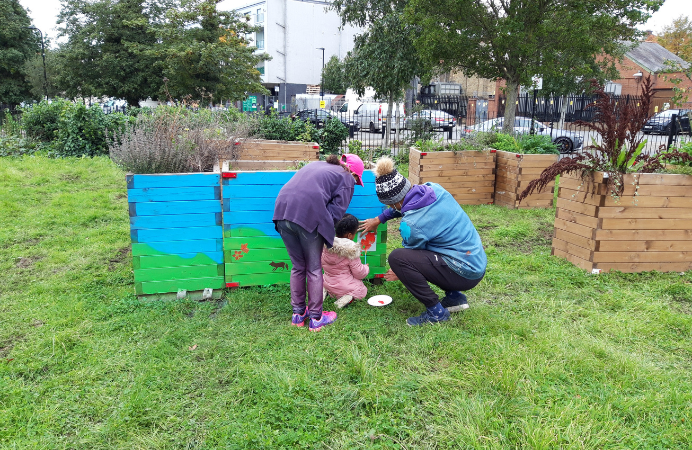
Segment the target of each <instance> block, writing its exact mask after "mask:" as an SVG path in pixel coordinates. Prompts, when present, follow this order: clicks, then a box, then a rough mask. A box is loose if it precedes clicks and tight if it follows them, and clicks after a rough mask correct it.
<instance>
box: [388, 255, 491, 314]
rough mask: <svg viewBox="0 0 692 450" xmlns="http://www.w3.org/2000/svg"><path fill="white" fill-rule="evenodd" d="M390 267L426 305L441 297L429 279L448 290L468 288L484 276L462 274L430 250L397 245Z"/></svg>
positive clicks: (465, 289) (390, 257) (474, 285)
mask: <svg viewBox="0 0 692 450" xmlns="http://www.w3.org/2000/svg"><path fill="white" fill-rule="evenodd" d="M389 267H391V268H392V271H393V272H394V273H395V274H396V276H397V277H399V280H401V282H402V283H403V284H404V286H406V289H408V290H409V291H410V292H411V294H413V296H414V297H416V298H417V299H418V300H419V301H420V302H421V303H423V304H424V305H425V307H426V308H430V307H432V306H435V305H436V304H437V303H438V302H439V301H440V298H439V297H438V295H437V294H436V293H435V292H434V291H433V290H432V289H431V288H430V286H429V285H428V282H430V283H432V284H434V285H436V286H438V287H439V288H440V289H443V290H445V291H468V290H469V289H473V288H474V287H476V285H477V284H478V283H480V282H481V280H482V279H483V277H480V278H479V279H477V280H468V279H466V278H464V277H462V276H461V275H459V274H458V273H456V272H455V271H453V270H452V269H450V268H449V266H447V264H446V263H445V262H444V260H443V259H442V255H440V254H439V253H435V252H431V251H428V250H413V249H410V248H397V249H396V250H394V251H392V253H391V254H390V255H389Z"/></svg>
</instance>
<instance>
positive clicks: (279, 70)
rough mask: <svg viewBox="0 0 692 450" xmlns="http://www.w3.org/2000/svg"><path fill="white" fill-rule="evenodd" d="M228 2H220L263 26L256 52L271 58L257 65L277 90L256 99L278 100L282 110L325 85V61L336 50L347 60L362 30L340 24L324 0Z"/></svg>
mask: <svg viewBox="0 0 692 450" xmlns="http://www.w3.org/2000/svg"><path fill="white" fill-rule="evenodd" d="M228 3H229V2H224V4H221V5H219V7H220V8H227V9H235V10H236V11H237V12H238V13H240V14H241V15H247V16H248V17H250V23H251V24H253V25H257V26H260V27H261V29H260V31H258V32H257V33H255V36H254V43H255V44H256V45H257V51H258V52H266V53H267V54H269V55H270V56H271V57H272V59H271V60H269V61H265V62H264V63H263V64H262V65H261V66H260V67H258V69H259V70H260V73H262V82H263V84H264V86H265V87H266V88H267V89H269V91H270V92H272V93H273V94H274V95H273V96H271V97H269V98H262V99H261V101H260V99H259V98H258V99H257V102H258V105H259V106H265V105H271V104H273V103H274V102H278V105H279V109H280V110H284V109H285V110H289V109H290V106H291V98H292V97H293V96H295V95H297V94H304V93H306V91H307V89H308V86H309V85H313V86H316V85H319V84H321V82H320V78H321V74H322V65H323V62H324V64H326V63H327V61H329V58H331V57H332V56H334V55H336V56H337V57H338V58H339V59H341V60H343V59H344V57H345V56H346V54H347V53H348V52H349V51H350V50H352V49H353V38H354V36H355V35H356V34H358V33H361V32H362V31H363V30H362V29H361V28H355V27H353V26H350V25H346V26H344V27H343V28H341V26H340V25H341V19H340V17H339V15H338V14H337V13H336V11H334V10H331V9H329V6H330V3H329V2H325V1H317V0H262V1H258V2H255V3H250V4H245V5H244V6H238V7H237V6H234V5H230V4H228ZM322 49H324V50H322ZM323 53H324V56H323ZM323 57H324V59H323ZM284 106H285V108H284Z"/></svg>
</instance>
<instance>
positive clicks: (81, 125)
mask: <svg viewBox="0 0 692 450" xmlns="http://www.w3.org/2000/svg"><path fill="white" fill-rule="evenodd" d="M128 123H129V118H128V116H125V115H124V114H122V113H111V114H105V113H104V112H103V110H102V109H101V108H100V107H99V106H96V105H94V106H92V107H91V108H87V107H86V105H85V104H84V103H74V104H72V105H70V107H69V108H66V109H64V110H63V111H62V113H61V115H60V120H59V122H58V130H57V138H58V139H57V142H56V143H55V145H54V146H53V148H52V150H53V152H54V153H55V154H56V155H57V156H98V155H106V154H108V147H109V145H110V144H111V143H113V142H114V141H117V140H118V138H119V136H121V135H122V134H123V133H124V132H125V129H126V125H127V124H128Z"/></svg>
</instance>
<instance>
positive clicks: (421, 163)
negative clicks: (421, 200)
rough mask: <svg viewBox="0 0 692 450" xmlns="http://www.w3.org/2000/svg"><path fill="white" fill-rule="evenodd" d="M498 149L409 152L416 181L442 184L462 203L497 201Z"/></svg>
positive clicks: (411, 174) (474, 203)
mask: <svg viewBox="0 0 692 450" xmlns="http://www.w3.org/2000/svg"><path fill="white" fill-rule="evenodd" d="M495 155H496V151H495V150H484V151H481V152H476V151H463V152H451V151H448V152H421V151H420V150H418V149H417V148H415V147H412V148H411V149H410V152H409V179H410V180H411V182H412V183H415V184H421V183H427V182H433V183H438V184H440V185H441V186H442V187H444V188H445V189H446V190H447V191H449V193H450V194H452V196H453V197H454V198H455V199H456V201H457V202H459V203H460V204H462V205H482V204H488V203H493V197H494V192H495Z"/></svg>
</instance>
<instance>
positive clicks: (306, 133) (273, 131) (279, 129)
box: [252, 112, 317, 142]
mask: <svg viewBox="0 0 692 450" xmlns="http://www.w3.org/2000/svg"><path fill="white" fill-rule="evenodd" d="M257 117H258V120H257V126H256V128H255V129H254V130H253V132H252V134H253V135H255V136H257V137H261V138H264V139H269V140H274V141H302V142H311V141H313V140H316V136H317V129H316V128H315V127H314V126H313V125H312V124H311V123H310V122H305V121H302V120H292V119H290V118H289V117H279V116H278V115H277V114H276V112H273V113H272V114H270V115H268V116H265V115H258V116H257Z"/></svg>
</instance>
